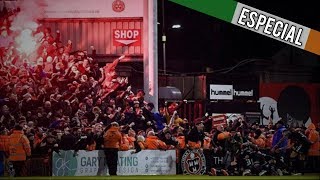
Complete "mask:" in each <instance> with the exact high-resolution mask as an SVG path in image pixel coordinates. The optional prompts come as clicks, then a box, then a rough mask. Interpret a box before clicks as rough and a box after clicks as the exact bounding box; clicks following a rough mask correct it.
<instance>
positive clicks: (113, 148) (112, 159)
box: [103, 122, 122, 175]
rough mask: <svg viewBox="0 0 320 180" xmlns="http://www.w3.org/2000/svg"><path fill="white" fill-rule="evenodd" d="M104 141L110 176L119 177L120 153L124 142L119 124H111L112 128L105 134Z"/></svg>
mask: <svg viewBox="0 0 320 180" xmlns="http://www.w3.org/2000/svg"><path fill="white" fill-rule="evenodd" d="M103 139H104V142H103V145H104V148H105V156H106V161H107V165H108V168H109V174H110V175H117V161H118V151H119V148H120V145H121V142H122V135H121V132H120V130H119V124H118V123H117V122H112V123H111V124H110V128H109V129H108V130H107V131H106V132H105V134H104V136H103Z"/></svg>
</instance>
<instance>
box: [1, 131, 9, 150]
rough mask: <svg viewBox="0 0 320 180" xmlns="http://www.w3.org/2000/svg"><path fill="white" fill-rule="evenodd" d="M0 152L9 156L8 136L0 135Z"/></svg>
mask: <svg viewBox="0 0 320 180" xmlns="http://www.w3.org/2000/svg"><path fill="white" fill-rule="evenodd" d="M0 151H3V152H5V153H6V154H9V136H8V135H0Z"/></svg>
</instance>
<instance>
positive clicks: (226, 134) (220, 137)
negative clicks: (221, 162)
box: [217, 132, 230, 141]
mask: <svg viewBox="0 0 320 180" xmlns="http://www.w3.org/2000/svg"><path fill="white" fill-rule="evenodd" d="M229 137H230V133H229V132H222V133H219V134H218V137H217V139H218V140H219V141H221V140H225V139H228V138H229Z"/></svg>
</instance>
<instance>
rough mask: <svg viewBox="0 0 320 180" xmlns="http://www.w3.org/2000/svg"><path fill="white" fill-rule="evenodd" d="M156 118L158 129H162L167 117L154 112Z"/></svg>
mask: <svg viewBox="0 0 320 180" xmlns="http://www.w3.org/2000/svg"><path fill="white" fill-rule="evenodd" d="M153 116H154V120H155V121H156V126H157V130H158V131H161V130H162V129H163V128H164V125H163V123H166V118H165V117H164V116H163V115H161V114H160V113H154V115H153Z"/></svg>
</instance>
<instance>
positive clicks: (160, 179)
mask: <svg viewBox="0 0 320 180" xmlns="http://www.w3.org/2000/svg"><path fill="white" fill-rule="evenodd" d="M0 179H26V180H39V179H53V180H54V179H57V180H59V179H61V180H62V179H66V180H68V179H70V180H71V179H74V180H78V179H79V180H91V179H105V180H108V179H111V180H113V179H114V180H117V179H119V180H121V179H128V180H130V179H132V180H140V179H141V180H144V179H151V180H175V179H177V180H179V179H181V180H182V179H192V180H205V179H214V180H220V179H221V180H224V179H225V180H227V179H234V180H236V179H240V180H256V179H257V180H260V179H266V180H269V179H270V180H274V179H288V180H296V179H301V180H302V179H303V180H315V179H316V180H319V179H320V176H319V174H316V175H303V176H205V175H204V176H187V175H175V176H112V177H111V176H90V177H89V176H85V177H83V176H77V177H17V178H8V177H5V178H1V177H0Z"/></svg>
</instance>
